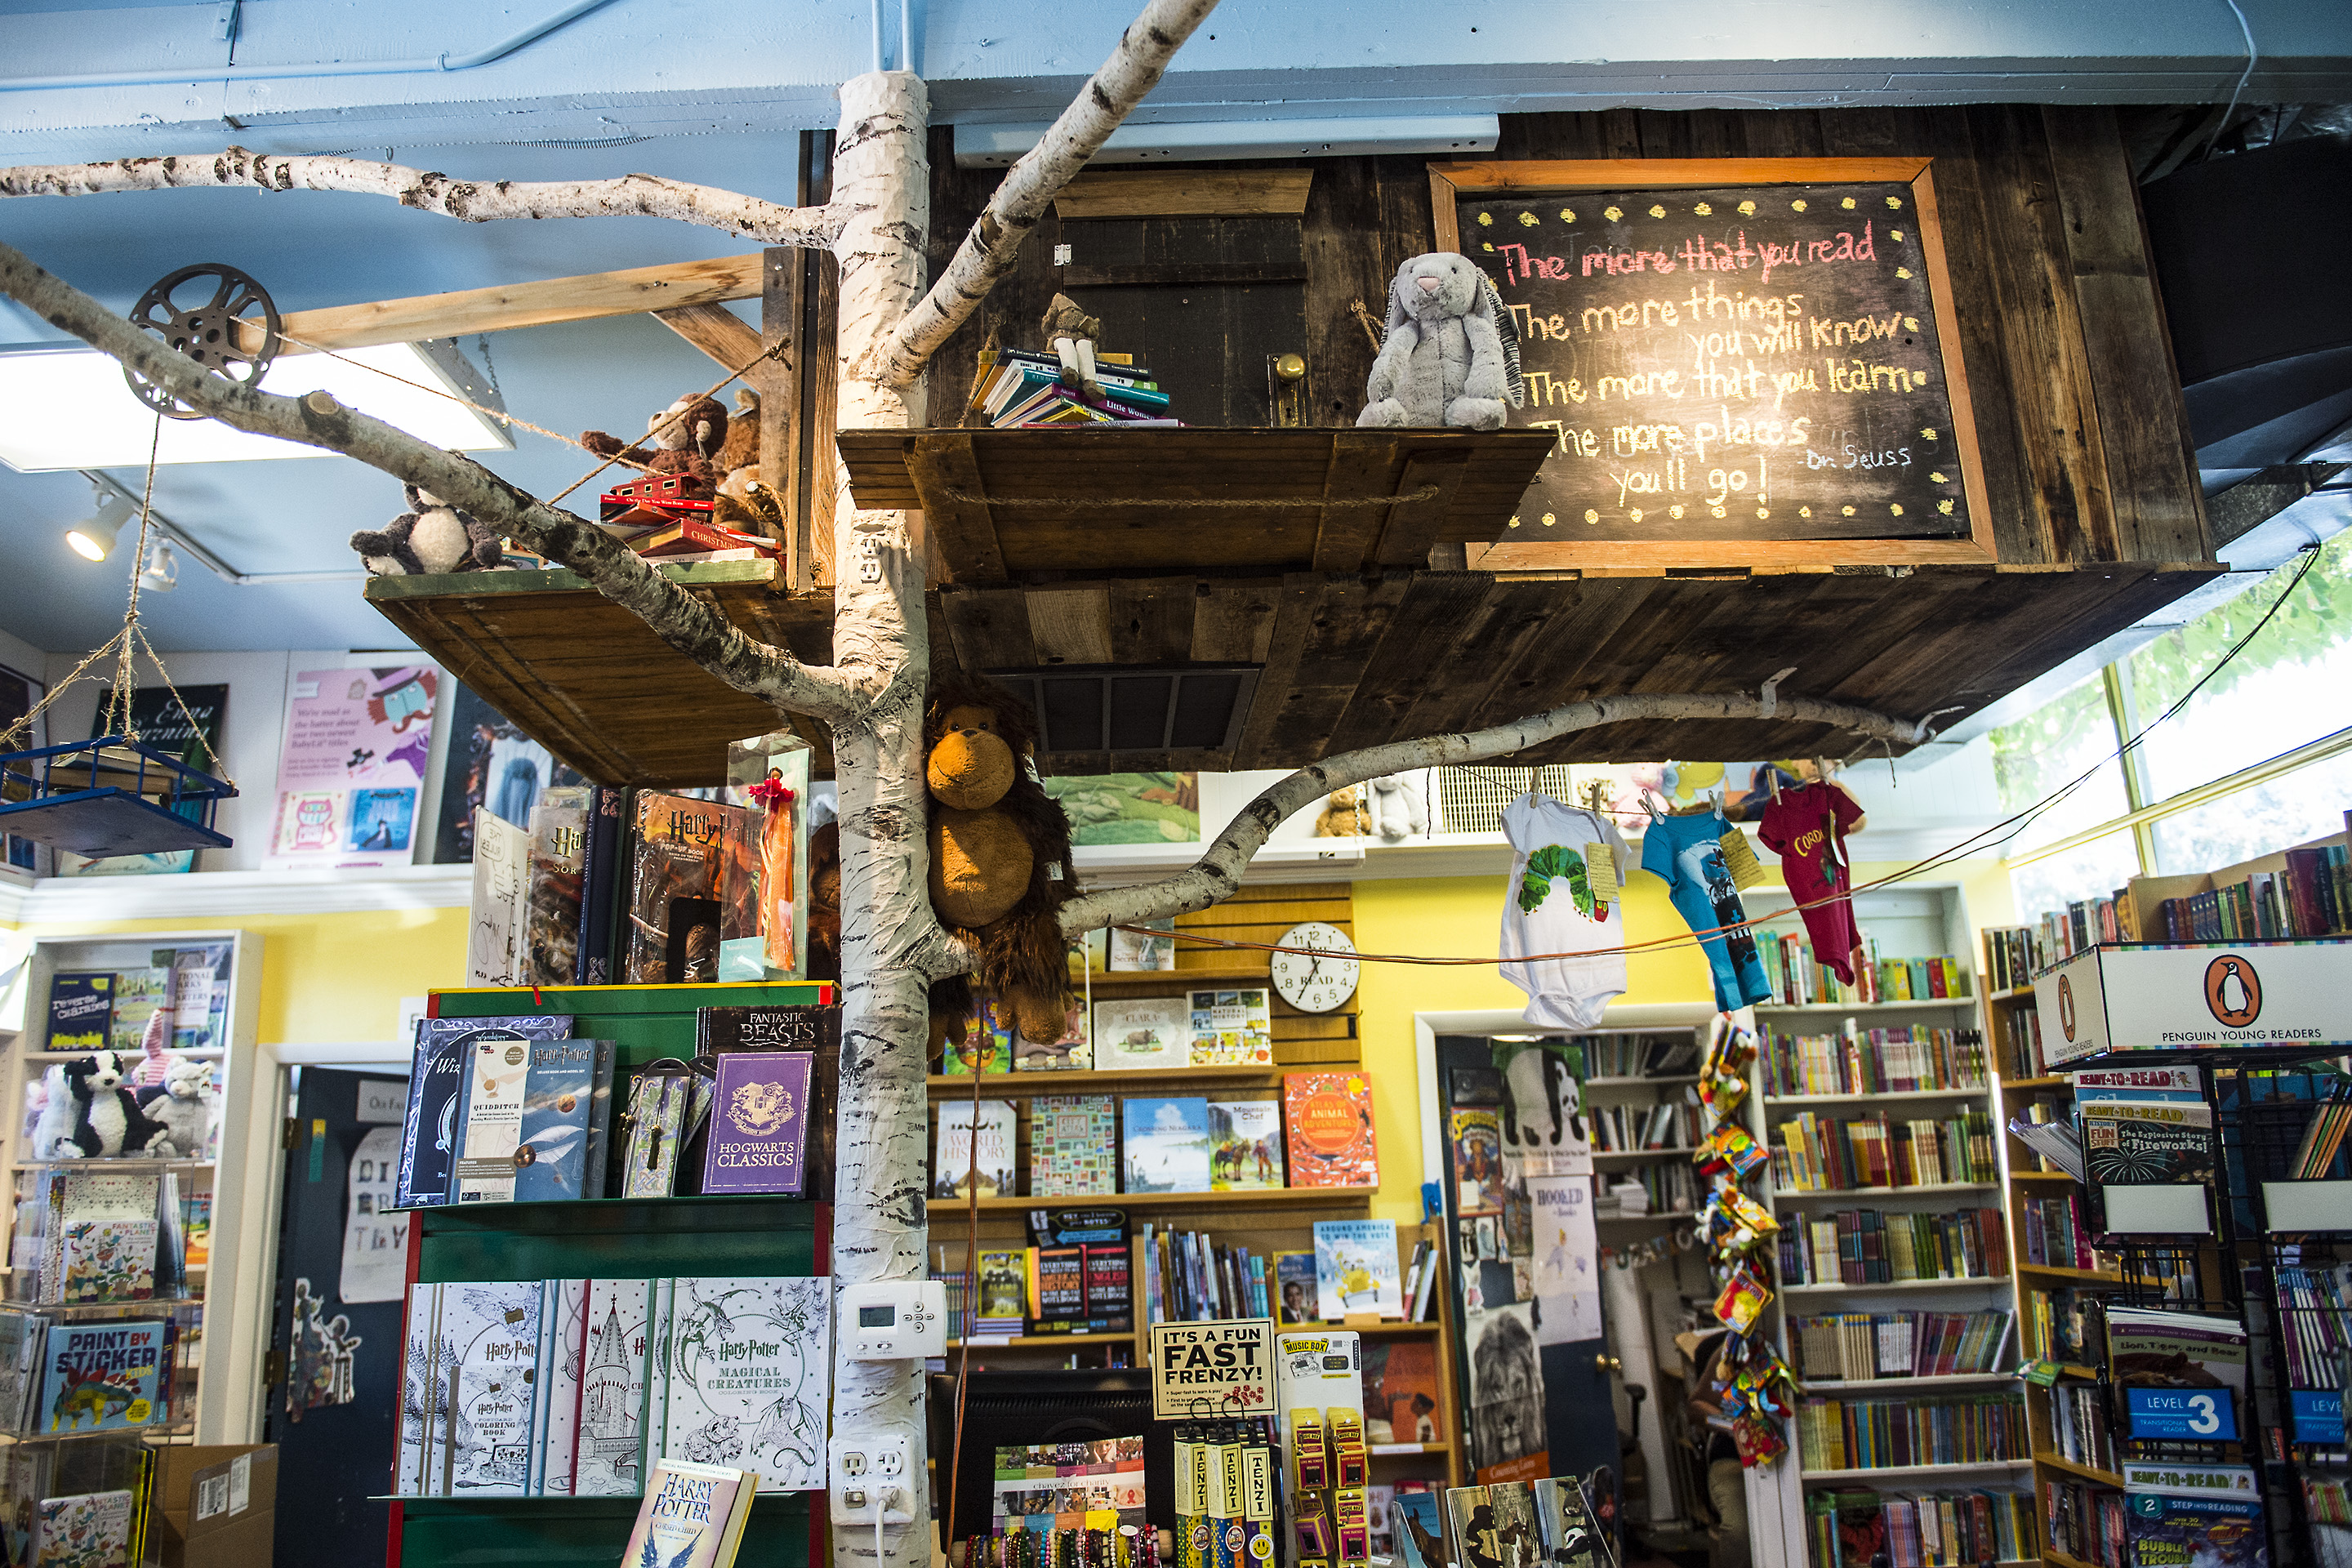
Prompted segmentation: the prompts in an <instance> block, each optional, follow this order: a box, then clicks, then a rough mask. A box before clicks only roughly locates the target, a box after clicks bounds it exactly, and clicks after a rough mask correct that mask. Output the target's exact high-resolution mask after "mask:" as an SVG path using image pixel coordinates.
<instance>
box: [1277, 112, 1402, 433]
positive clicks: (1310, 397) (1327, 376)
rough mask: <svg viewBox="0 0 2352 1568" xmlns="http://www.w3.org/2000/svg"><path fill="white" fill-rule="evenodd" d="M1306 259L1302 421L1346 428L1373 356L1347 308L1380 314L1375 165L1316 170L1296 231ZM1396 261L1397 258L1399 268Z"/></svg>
mask: <svg viewBox="0 0 2352 1568" xmlns="http://www.w3.org/2000/svg"><path fill="white" fill-rule="evenodd" d="M1301 229H1302V237H1303V238H1304V241H1305V245H1306V257H1307V349H1306V353H1307V391H1306V405H1307V423H1308V424H1310V425H1353V424H1354V423H1355V422H1356V415H1357V414H1358V412H1359V411H1360V410H1361V409H1362V407H1363V405H1364V383H1365V381H1366V379H1367V378H1368V377H1370V374H1371V372H1372V356H1373V355H1374V354H1375V353H1378V352H1379V351H1378V350H1377V349H1376V348H1375V346H1374V345H1373V343H1372V341H1371V340H1370V338H1369V337H1367V336H1366V335H1365V333H1364V329H1363V325H1362V323H1361V322H1360V321H1359V320H1358V318H1357V316H1356V313H1355V311H1354V310H1352V309H1351V308H1350V307H1351V306H1352V305H1353V304H1354V303H1356V302H1357V301H1361V302H1362V304H1363V306H1364V309H1365V310H1368V311H1369V312H1370V314H1371V318H1372V321H1374V323H1375V324H1377V323H1379V322H1380V321H1383V320H1384V319H1386V317H1387V314H1388V287H1389V279H1390V277H1391V275H1392V273H1393V271H1394V267H1393V266H1386V265H1383V263H1384V262H1385V261H1386V260H1387V258H1386V257H1385V255H1384V254H1383V247H1382V246H1381V245H1380V244H1378V243H1367V240H1368V239H1371V238H1376V237H1380V235H1381V195H1380V171H1379V164H1378V163H1375V161H1374V160H1372V159H1370V158H1334V159H1331V160H1329V161H1328V163H1325V164H1324V165H1323V166H1322V167H1321V168H1319V169H1318V170H1317V171H1316V178H1315V188H1314V190H1313V191H1312V192H1311V193H1310V194H1309V195H1308V196H1307V214H1306V217H1305V219H1304V221H1303V223H1302V225H1301ZM1401 261H1402V258H1400V264H1401Z"/></svg>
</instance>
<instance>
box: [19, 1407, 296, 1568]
mask: <svg viewBox="0 0 2352 1568" xmlns="http://www.w3.org/2000/svg"><path fill="white" fill-rule="evenodd" d="M163 1452H164V1450H160V1449H157V1448H153V1447H147V1446H146V1445H145V1444H143V1443H140V1442H138V1441H136V1440H135V1439H134V1440H131V1441H119V1440H118V1441H112V1442H103V1443H19V1444H12V1445H10V1446H9V1447H7V1448H6V1449H5V1451H0V1518H5V1519H6V1520H7V1521H9V1528H8V1531H7V1536H6V1539H7V1552H6V1561H7V1563H8V1564H9V1568H112V1565H114V1564H118V1563H124V1564H131V1565H132V1568H136V1565H138V1564H142V1563H151V1562H153V1561H155V1560H156V1557H155V1553H156V1551H157V1547H156V1543H155V1542H154V1541H153V1540H152V1535H153V1531H154V1529H155V1523H156V1521H158V1520H159V1519H160V1518H162V1516H163V1509H161V1508H158V1507H155V1506H153V1500H154V1494H155V1489H156V1486H157V1483H158V1475H157V1472H158V1469H159V1468H160V1467H161V1465H162V1464H163V1458H162V1456H163ZM183 1473H184V1472H183ZM269 1473H270V1472H269V1471H268V1470H267V1469H265V1470H264V1471H263V1472H262V1474H263V1476H265V1477H266V1476H268V1474H269ZM257 1479H258V1478H257ZM266 1484H267V1483H266V1482H262V1483H261V1485H266ZM261 1485H257V1486H256V1487H255V1488H254V1490H255V1491H257V1492H258V1491H260V1490H261ZM227 1506H228V1505H227V1500H226V1498H223V1499H222V1500H221V1510H222V1511H226V1509H227ZM264 1506H267V1505H266V1504H265V1505H264Z"/></svg>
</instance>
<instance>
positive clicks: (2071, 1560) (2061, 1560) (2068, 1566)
mask: <svg viewBox="0 0 2352 1568" xmlns="http://www.w3.org/2000/svg"><path fill="white" fill-rule="evenodd" d="M2042 1562H2044V1563H2056V1564H2057V1568H2099V1564H2097V1563H2085V1562H2084V1561H2083V1560H2082V1559H2081V1558H2079V1557H2070V1556H2068V1555H2067V1554H2066V1553H2065V1552H2061V1551H2059V1550H2058V1549H2057V1548H2056V1547H2054V1546H2052V1545H2049V1544H2047V1543H2044V1545H2043V1546H2042Z"/></svg>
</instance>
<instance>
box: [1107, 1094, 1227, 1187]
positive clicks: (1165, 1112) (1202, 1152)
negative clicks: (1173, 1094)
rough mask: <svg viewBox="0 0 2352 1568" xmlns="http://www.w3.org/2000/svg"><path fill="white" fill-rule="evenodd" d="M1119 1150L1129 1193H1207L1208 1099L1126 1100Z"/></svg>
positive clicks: (1120, 1106)
mask: <svg viewBox="0 0 2352 1568" xmlns="http://www.w3.org/2000/svg"><path fill="white" fill-rule="evenodd" d="M1119 1114H1120V1117H1121V1121H1122V1125H1123V1127H1124V1129H1125V1135H1124V1136H1123V1137H1122V1138H1121V1140H1120V1152H1122V1154H1123V1155H1124V1156H1125V1159H1126V1165H1127V1190H1128V1191H1129V1192H1130V1193H1205V1192H1208V1191H1209V1190H1210V1186H1209V1102H1208V1100H1207V1099H1206V1098H1204V1097H1184V1098H1180V1099H1171V1100H1139V1099H1130V1100H1122V1101H1121V1102H1120V1104H1119Z"/></svg>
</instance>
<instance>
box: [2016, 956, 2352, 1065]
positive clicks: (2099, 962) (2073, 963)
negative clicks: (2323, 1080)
mask: <svg viewBox="0 0 2352 1568" xmlns="http://www.w3.org/2000/svg"><path fill="white" fill-rule="evenodd" d="M2347 983H2352V950H2347V948H2346V946H2345V944H2343V943H2341V942H2324V941H2271V942H2189V943H2184V944H2181V945H2179V946H2160V945H2158V944H2156V943H2152V942H2151V943H2142V942H2126V943H2112V942H2110V943H2105V944H2103V945H2101V946H2098V947H2093V948H2086V949H2084V951H2083V952H2078V953H2076V954H2075V955H2074V957H2073V958H2070V959H2068V960H2067V961H2066V962H2065V963H2063V964H2060V965H2059V966H2058V967H2057V968H2056V969H2054V970H2053V971H2051V972H2050V973H2047V974H2044V975H2043V976H2042V978H2041V979H2040V980H2038V981H2036V982H2034V985H2033V996H2034V1005H2035V1006H2036V1007H2037V1008H2038V1009H2039V1011H2040V1013H2041V1016H2042V1033H2043V1036H2044V1037H2045V1042H2046V1049H2047V1054H2048V1058H2049V1062H2050V1065H2051V1067H2052V1068H2057V1067H2059V1066H2060V1065H2061V1064H2063V1063H2066V1062H2073V1061H2081V1060H2083V1059H2084V1058H2088V1057H2095V1056H2097V1055H2098V1054H2099V1053H2100V1052H2102V1051H2117V1052H2129V1051H2183V1050H2194V1049H2196V1048H2197V1047H2200V1046H2217V1047H2218V1046H2228V1047H2236V1048H2239V1049H2243V1048H2245V1047H2250V1046H2252V1047H2278V1048H2282V1049H2286V1048H2294V1049H2302V1048H2305V1047H2315V1048H2316V1049H2317V1051H2318V1053H2319V1054H2322V1055H2325V1054H2326V1053H2327V1051H2328V1050H2329V1049H2330V1048H2332V1047H2340V1046H2344V1045H2347V1044H2352V984H2347Z"/></svg>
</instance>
